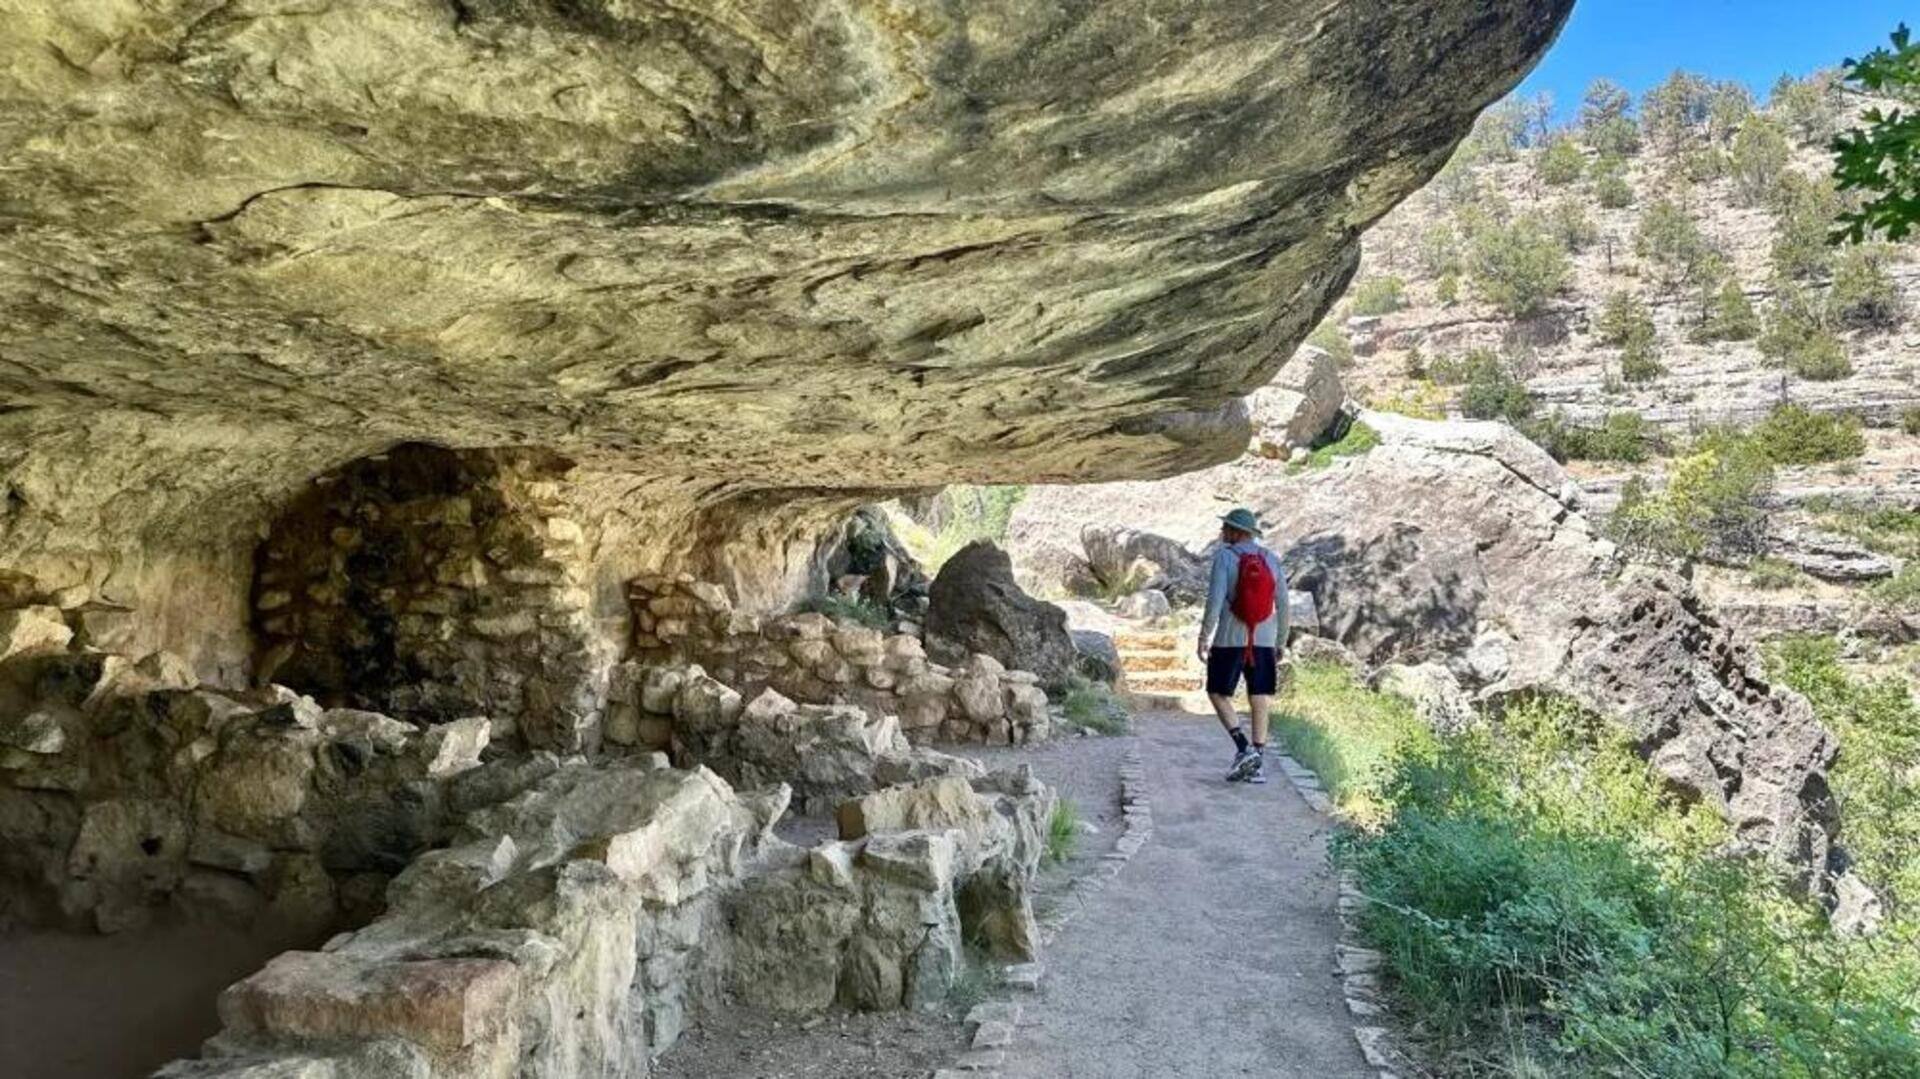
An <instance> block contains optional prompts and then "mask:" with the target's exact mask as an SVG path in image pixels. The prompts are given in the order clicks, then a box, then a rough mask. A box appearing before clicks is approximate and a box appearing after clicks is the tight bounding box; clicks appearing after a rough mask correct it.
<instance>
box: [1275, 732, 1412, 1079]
mask: <svg viewBox="0 0 1920 1079" xmlns="http://www.w3.org/2000/svg"><path fill="white" fill-rule="evenodd" d="M1278 761H1279V764H1280V770H1281V771H1282V772H1284V773H1285V774H1286V777H1287V781H1288V782H1289V783H1292V784H1293V789H1294V790H1296V791H1298V792H1300V797H1301V798H1302V799H1304V800H1305V801H1306V803H1307V805H1308V807H1309V808H1311V809H1312V810H1313V811H1314V812H1315V813H1318V814H1320V815H1321V816H1327V817H1330V816H1332V814H1333V798H1332V797H1331V796H1329V795H1328V794H1327V789H1326V787H1325V786H1324V785H1323V784H1322V783H1321V782H1320V777H1319V776H1318V775H1315V774H1314V772H1313V769H1311V768H1308V767H1307V766H1306V765H1304V764H1301V763H1300V762H1299V761H1297V760H1295V759H1293V758H1292V757H1289V756H1287V755H1286V754H1284V753H1283V754H1281V755H1280V756H1279V757H1278ZM1366 905H1367V897H1366V893H1364V892H1362V891H1361V890H1360V880H1359V877H1358V876H1357V875H1356V874H1355V873H1354V872H1353V871H1352V870H1350V869H1343V870H1341V871H1340V899H1339V911H1340V942H1339V943H1338V944H1335V945H1334V957H1333V958H1334V970H1335V972H1336V973H1338V974H1339V975H1340V992H1341V995H1342V996H1343V997H1344V998H1345V999H1346V1003H1347V1014H1349V1015H1351V1016H1353V1018H1354V1025H1353V1040H1354V1041H1356V1042H1358V1043H1359V1045H1360V1055H1361V1056H1363V1057H1365V1058H1366V1061H1367V1065H1368V1066H1369V1067H1371V1068H1374V1069H1376V1070H1377V1071H1379V1073H1380V1075H1379V1079H1400V1076H1401V1075H1402V1074H1409V1075H1420V1074H1425V1072H1424V1070H1423V1069H1421V1068H1419V1067H1418V1066H1416V1065H1415V1064H1414V1063H1413V1059H1412V1058H1411V1057H1410V1056H1408V1055H1407V1054H1406V1053H1405V1052H1404V1051H1403V1050H1401V1049H1400V1048H1399V1047H1397V1046H1396V1045H1394V1043H1393V1033H1392V1031H1390V1030H1388V1029H1387V1028H1386V1027H1383V1026H1380V1025H1378V1020H1379V1019H1380V1018H1381V1017H1382V1016H1384V1015H1386V1014H1387V1006H1386V1003H1385V1002H1384V1001H1383V1000H1382V998H1381V994H1380V968H1381V967H1382V966H1383V965H1385V962H1386V960H1385V957H1384V956H1382V955H1381V954H1380V953H1379V952H1377V951H1374V950H1373V949H1371V948H1368V947H1366V946H1365V944H1364V942H1363V941H1362V940H1361V937H1360V912H1361V911H1363V910H1365V909H1366Z"/></svg>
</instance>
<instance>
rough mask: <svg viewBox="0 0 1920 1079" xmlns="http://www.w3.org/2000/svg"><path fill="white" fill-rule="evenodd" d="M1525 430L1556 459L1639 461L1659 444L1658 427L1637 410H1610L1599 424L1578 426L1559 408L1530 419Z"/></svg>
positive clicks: (1633, 462) (1528, 435)
mask: <svg viewBox="0 0 1920 1079" xmlns="http://www.w3.org/2000/svg"><path fill="white" fill-rule="evenodd" d="M1524 431H1525V433H1526V436H1527V437H1528V438H1530V439H1532V440H1533V441H1534V442H1536V443H1538V444H1539V446H1540V448H1541V449H1543V450H1546V451H1547V452H1548V453H1550V454H1552V455H1553V457H1554V459H1555V460H1557V461H1624V462H1627V463H1630V464H1637V463H1639V462H1641V461H1645V460H1646V459H1647V457H1648V455H1649V454H1650V453H1651V452H1652V451H1653V450H1654V449H1656V448H1658V446H1659V444H1660V434H1659V429H1658V428H1656V427H1655V426H1654V425H1653V424H1650V423H1648V422H1647V421H1646V418H1645V417H1643V416H1641V415H1640V414H1639V413H1638V412H1610V413H1608V414H1607V416H1606V418H1605V419H1604V420H1602V421H1601V422H1600V426H1598V427H1577V426H1575V425H1573V424H1572V423H1570V422H1569V421H1568V420H1567V417H1566V414H1565V413H1564V412H1561V411H1559V410H1558V409H1556V410H1554V412H1553V413H1552V414H1551V415H1548V416H1545V417H1543V418H1541V419H1537V420H1534V421H1532V422H1531V423H1529V424H1528V425H1527V426H1526V427H1525V428H1524Z"/></svg>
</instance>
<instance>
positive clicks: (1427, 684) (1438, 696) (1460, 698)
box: [1374, 663, 1474, 734]
mask: <svg viewBox="0 0 1920 1079" xmlns="http://www.w3.org/2000/svg"><path fill="white" fill-rule="evenodd" d="M1374 688H1375V689H1377V690H1379V691H1380V692H1381V693H1387V694H1391V695H1393V696H1395V697H1399V698H1401V699H1403V700H1405V701H1407V702H1408V703H1409V704H1411V705H1413V712H1414V715H1416V716H1418V717H1419V718H1420V720H1421V722H1423V723H1425V724H1426V725H1427V726H1429V727H1431V728H1433V729H1434V730H1435V731H1437V732H1439V733H1441V734H1459V733H1460V732H1461V731H1464V730H1466V729H1467V727H1469V726H1470V725H1472V723H1473V720H1474V709H1473V699H1472V698H1471V697H1470V696H1468V695H1467V692H1466V691H1465V690H1463V689H1461V688H1460V681H1459V679H1457V678H1455V677H1454V676H1453V672H1452V671H1449V670H1447V668H1446V667H1444V666H1442V665H1440V664H1438V663H1417V664H1413V665H1411V666H1409V665H1407V664H1401V663H1390V664H1388V665H1386V666H1385V667H1382V668H1381V669H1380V671H1379V672H1378V674H1377V675H1376V676H1375V680H1374Z"/></svg>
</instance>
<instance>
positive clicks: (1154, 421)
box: [0, 0, 1571, 673]
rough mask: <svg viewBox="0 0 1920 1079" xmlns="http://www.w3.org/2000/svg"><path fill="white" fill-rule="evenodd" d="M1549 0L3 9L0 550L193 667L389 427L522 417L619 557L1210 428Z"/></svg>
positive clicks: (1134, 470)
mask: <svg viewBox="0 0 1920 1079" xmlns="http://www.w3.org/2000/svg"><path fill="white" fill-rule="evenodd" d="M1570 7H1571V4H1570V3H1569V2H1568V0H1494V2H1491V3H1487V2H1474V3H1468V2H1466V0H1447V2H1444V3H1434V4H1425V5H1421V6H1420V7H1419V8H1418V9H1414V8H1405V9H1401V8H1393V9H1376V8H1372V7H1360V6H1352V5H1341V6H1336V7H1333V8H1327V7H1325V5H1319V4H1307V3H1300V2H1294V0H1289V2H1285V3H1280V4H1273V3H1252V2H1249V0H1214V2H1209V3H1205V4H1199V5H1195V4H1192V3H1189V2H1186V0H1150V2H1146V3H1145V4H1144V6H1142V5H1138V4H1136V5H1133V6H1130V7H1129V8H1127V9H1126V10H1125V11H1124V12H1123V11H1121V10H1119V9H1108V8H1100V7H1074V6H1064V7H1049V8H1042V9H1036V8H1033V7H1032V6H1031V5H1024V4H1011V3H1004V2H999V3H992V4H988V5H986V6H984V7H982V6H979V5H969V6H968V7H967V8H965V9H964V10H961V9H956V8H953V7H951V6H950V5H945V4H937V3H929V2H923V0H912V2H909V3H907V4H906V5H905V6H904V7H889V8H886V9H884V10H881V9H870V8H867V7H863V6H860V5H850V4H846V3H842V2H840V0H802V2H798V3H793V4H759V5H749V6H747V7H741V6H739V5H726V4H719V3H715V2H712V0H698V2H695V3H692V4H686V3H665V2H656V0H640V2H637V3H611V2H608V0H586V2H584V3H574V2H569V3H560V2H558V0H533V2H512V3H509V2H505V0H471V2H463V3H459V4H452V5H444V4H430V3H412V2H406V3H401V2H389V3H381V4H378V5H375V6H372V7H369V6H367V5H361V4H343V3H326V2H323V3H319V4H309V5H299V6H297V7H292V8H289V7H285V6H276V5H264V6H261V5H238V6H235V5H227V6H221V5H218V4H211V3H183V4H167V5H145V6H142V5H111V4H110V5H104V6H103V5H98V4H51V3H35V4H30V5H28V6H27V7H26V8H25V9H23V10H20V11H17V12H16V13H15V17H13V18H10V19H8V20H6V21H5V25H4V26H0V58H4V59H3V60H0V116H4V117H5V119H4V122H0V156H4V157H5V159H6V160H7V162H8V167H9V169H10V171H9V172H8V191H9V192H10V198H9V200H8V202H7V204H6V206H5V209H4V215H5V219H6V222H7V226H8V227H7V228H6V230H5V233H4V239H0V280H5V281H6V282H7V287H6V289H5V291H4V293H0V321H4V322H5V323H6V324H7V325H8V326H10V327H12V332H11V334H10V337H9V342H8V344H9V357H10V360H11V362H13V363H14V364H15V365H17V367H18V370H17V371H16V377H14V378H13V379H11V380H10V381H9V384H8V387H7V401H6V407H5V409H4V410H3V411H0V479H3V480H4V482H5V484H6V485H7V488H8V490H9V491H10V492H11V494H10V496H9V498H8V499H7V500H6V501H5V505H6V506H7V508H8V512H7V515H6V517H5V519H4V520H5V525H4V528H0V560H5V561H6V562H7V563H8V564H9V565H14V564H15V563H30V564H28V565H25V566H24V568H27V569H30V570H32V571H34V572H41V573H44V574H46V575H48V576H51V577H54V578H57V580H55V582H54V583H55V585H56V586H59V587H65V586H66V585H68V584H74V585H82V586H85V587H87V588H89V589H92V590H94V591H96V592H99V593H102V594H103V595H105V596H106V597H107V598H111V599H114V600H115V601H117V602H121V603H124V604H126V605H128V606H132V607H134V608H136V609H139V610H142V611H155V612H157V611H161V610H165V611H167V612H170V613H172V614H176V615H178V616H179V617H178V620H177V621H176V622H175V623H173V624H171V625H170V624H169V623H166V622H164V621H156V622H155V623H153V624H152V625H151V626H150V627H149V628H148V629H147V631H146V632H147V633H149V634H151V635H153V636H151V637H149V638H146V639H143V640H142V641H141V642H140V647H143V648H144V647H152V646H154V645H156V644H160V643H165V641H164V640H161V639H158V638H164V637H166V636H167V635H169V634H177V635H178V636H179V637H180V638H182V639H181V640H180V641H178V642H177V643H178V644H181V645H185V644H192V645H194V652H193V653H192V654H190V655H189V658H191V659H194V660H196V661H202V662H203V666H202V670H203V673H210V672H211V670H212V668H213V667H214V666H216V665H218V664H219V663H221V662H222V661H223V660H226V659H228V658H230V657H231V655H232V653H233V651H235V650H236V649H235V648H234V646H235V645H236V644H239V645H241V647H240V648H239V649H237V650H238V651H241V652H244V650H245V649H244V642H243V641H242V640H241V639H240V638H238V637H237V634H238V631H239V629H240V627H241V626H242V625H244V621H245V620H244V615H243V612H242V609H241V601H242V597H243V596H244V590H245V585H244V577H245V573H246V570H247V569H248V568H249V565H248V563H249V559H248V555H249V553H250V548H251V545H252V539H253V536H254V535H255V529H256V528H257V527H258V526H259V525H260V524H262V523H264V522H265V521H266V520H267V519H268V518H269V517H270V516H271V515H272V512H273V511H274V509H275V508H276V507H277V506H279V505H281V504H283V503H284V502H285V500H286V499H287V498H288V497H289V496H290V495H291V494H292V493H294V492H295V491H296V490H298V489H299V488H300V486H301V485H302V484H304V483H306V482H307V481H308V480H309V479H310V478H311V477H313V476H315V475H317V474H319V473H321V472H323V471H325V470H326V469H328V468H331V467H333V466H336V465H338V464H340V463H341V462H345V461H349V460H352V459H354V458H356V457H362V456H366V455H369V454H374V453H378V452H381V451H383V450H385V449H386V448H387V447H389V446H392V445H394V444H396V443H400V442H407V441H422V442H433V443H437V444H442V445H448V446H454V447H460V448H475V447H498V446H539V447H545V448H547V449H551V450H555V451H558V452H560V453H563V454H566V455H567V456H568V457H569V458H571V459H573V460H574V461H576V462H577V463H578V464H579V466H580V468H579V471H578V472H577V473H576V474H575V475H574V477H573V479H572V480H570V483H571V484H572V485H574V486H575V487H577V490H576V491H573V492H571V493H573V494H578V495H579V496H580V498H581V500H582V502H583V503H584V510H583V514H582V515H583V516H584V517H586V518H590V519H592V520H594V521H601V522H605V523H608V524H610V525H613V524H620V523H621V522H623V521H626V522H629V523H634V524H636V525H637V527H633V528H628V529H625V530H624V531H623V532H622V536H623V540H624V542H626V543H630V544H633V545H635V546H636V547H646V548H648V550H649V551H650V552H651V553H652V554H653V555H654V556H665V555H666V554H668V553H671V552H679V551H684V550H686V549H687V547H688V546H689V545H692V544H693V543H694V541H696V540H697V539H701V538H703V537H705V536H712V535H714V534H717V533H719V532H737V531H741V530H743V527H742V526H744V530H747V531H752V532H754V533H756V535H757V536H758V537H759V538H764V539H768V540H769V545H768V546H767V547H764V548H762V550H767V551H772V550H775V549H777V547H778V544H777V542H775V541H777V539H778V536H777V534H778V533H781V532H784V531H785V530H786V529H788V528H790V527H796V526H797V525H799V524H800V523H802V522H799V521H797V520H796V519H795V518H794V517H793V516H792V515H785V516H783V515H782V514H780V513H777V512H773V511H774V510H775V509H777V505H778V503H779V502H780V501H781V500H782V499H787V498H794V497H799V496H800V495H802V494H805V495H806V496H808V497H815V496H818V497H829V498H831V497H837V496H834V495H833V494H832V492H834V491H836V490H844V491H856V490H858V489H862V488H867V489H871V488H878V487H887V488H894V489H898V488H900V487H903V486H909V485H933V484H939V483H943V482H949V481H956V482H957V481H964V480H967V479H970V478H972V477H975V476H979V475H989V474H990V475H993V476H995V477H997V478H999V479H1002V480H1005V481H1018V480H1022V479H1028V480H1040V479H1047V478H1052V479H1066V478H1069V477H1072V478H1107V479H1112V478H1118V477H1121V476H1129V475H1140V474H1167V473H1171V472H1174V471H1177V470H1180V469H1183V468H1190V467H1193V466H1195V465H1198V464H1203V463H1206V462H1208V461H1213V460H1218V459H1220V458H1221V457H1223V456H1226V455H1230V454H1232V453H1235V452H1238V450H1239V449H1240V447H1241V446H1242V445H1244V443H1245V440H1246V438H1247V435H1248V429H1247V426H1246V421H1245V418H1244V414H1243V413H1241V412H1240V411H1238V410H1237V409H1236V408H1234V407H1231V406H1232V403H1233V402H1234V401H1235V399H1236V398H1238V397H1239V396H1240V395H1241V394H1243V393H1245V392H1247V391H1249V390H1251V389H1252V388H1254V387H1257V386H1259V385H1262V384H1264V383H1265V382H1266V381H1268V378H1269V376H1270V375H1271V374H1272V373H1273V371H1274V370H1275V369H1276V368H1277V367H1278V366H1279V365H1280V363H1281V362H1282V360H1284V359H1285V357H1286V356H1287V355H1288V354H1289V353H1290V352H1291V349H1292V346H1293V344H1294V343H1295V342H1296V341H1298V340H1299V339H1300V338H1301V337H1302V336H1303V335H1304V334H1305V332H1306V330H1307V329H1308V328H1309V327H1310V326H1311V325H1312V324H1313V323H1314V321H1315V320H1316V319H1317V318H1318V317H1319V314H1320V312H1321V311H1322V310H1323V309H1324V308H1325V307H1326V305H1327V304H1328V303H1330V302H1331V299H1332V297H1333V295H1334V294H1336V293H1337V292H1338V291H1339V289H1340V287H1341V285H1342V284H1343V283H1344V280H1345V278H1346V276H1347V275H1348V273H1349V272H1350V269H1351V267H1352V265H1353V264H1354V262H1355V259H1356V257H1357V256H1356V250H1357V244H1358V235H1359V231H1360V230H1361V229H1362V228H1364V227H1365V226H1366V225H1367V224H1368V223H1370V222H1371V221H1373V220H1375V219H1376V218H1378V217H1379V216H1381V215H1382V214H1384V213H1385V212H1386V210H1387V209H1388V208H1390V207H1391V206H1392V205H1393V204H1394V203H1395V202H1396V201H1397V200H1398V199H1400V198H1401V197H1403V196H1404V195H1406V194H1407V193H1408V192H1410V191H1412V190H1413V189H1415V188H1416V187H1418V186H1419V185H1420V184H1421V183H1422V182H1424V180H1425V179H1426V178H1427V177H1428V176H1430V175H1431V174H1432V173H1433V172H1434V171H1436V170H1437V169H1438V167H1439V166H1440V164H1441V163H1442V162H1443V161H1444V160H1445V158H1446V157H1447V155H1448V152H1449V150H1450V149H1451V147H1452V145H1453V144H1454V143H1455V142H1456V140H1458V139H1459V138H1460V137H1461V136H1462V135H1463V134H1464V133H1465V132H1466V131H1467V130H1468V127H1469V125H1470V123H1471V120H1472V118H1473V116H1474V115H1475V113H1476V112H1477V111H1478V110H1479V109H1480V108H1481V107H1483V106H1484V105H1485V104H1486V103H1488V102H1490V101H1492V100H1494V99H1495V98H1497V97H1499V96H1500V95H1501V94H1502V93H1504V92H1505V91H1506V90H1507V89H1508V88H1510V87H1511V86H1512V85H1513V84H1514V83H1515V82H1516V81H1517V80H1518V78H1519V77H1520V76H1521V74H1522V73H1523V72H1524V70H1525V69H1526V68H1527V67H1528V65H1529V64H1530V63H1531V62H1532V61H1533V60H1534V59H1535V57H1537V56H1538V54H1539V53H1540V52H1541V51H1543V50H1544V48H1545V47H1546V45H1547V44H1548V43H1549V42H1550V41H1551V39H1552V37H1553V35H1554V34H1555V33H1556V31H1557V30H1558V28H1559V26H1560V23H1561V22H1562V20H1563V19H1564V17H1565V16H1566V14H1567V11H1568V9H1569V8H1570ZM1142 27H1150V28H1160V29H1158V30H1156V31H1155V32H1142ZM1034 386H1044V387H1046V390H1045V392H1042V393H1035V392H1033V391H1032V388H1033V387H1034ZM636 476H637V477H643V478H647V479H651V480H654V481H657V482H653V483H651V484H648V483H643V482H637V481H636V480H635V479H634V478H633V477H636ZM648 501H651V502H652V503H655V504H656V507H657V509H658V511H659V512H657V513H648V512H644V510H643V512H641V513H640V514H638V515H637V516H638V517H640V518H644V519H643V520H636V519H635V518H636V514H635V508H636V504H641V503H646V502H648ZM857 501H859V499H858V498H850V499H849V500H848V502H847V503H846V504H845V506H844V508H851V504H852V503H853V502H857ZM722 503H725V504H727V505H729V506H730V507H731V509H730V510H729V511H728V512H727V513H725V514H723V515H722V516H721V517H719V518H703V517H702V516H701V515H700V514H698V513H689V512H687V511H689V510H697V509H701V508H705V507H708V506H713V505H717V504H722ZM648 508H652V507H648ZM813 523H815V524H820V523H824V521H820V520H817V519H816V520H814V521H813ZM703 546H704V545H703ZM140 548H144V549H145V551H144V557H136V554H135V552H136V550H137V549H140ZM195 619H197V620H198V621H200V622H202V623H206V622H220V623H222V624H221V625H220V626H219V627H218V630H219V633H218V634H217V635H202V636H200V637H199V638H198V639H197V640H187V639H186V638H187V637H189V636H191V635H192V634H193V631H192V630H190V629H187V628H185V627H187V626H191V625H192V624H193V622H194V620H195Z"/></svg>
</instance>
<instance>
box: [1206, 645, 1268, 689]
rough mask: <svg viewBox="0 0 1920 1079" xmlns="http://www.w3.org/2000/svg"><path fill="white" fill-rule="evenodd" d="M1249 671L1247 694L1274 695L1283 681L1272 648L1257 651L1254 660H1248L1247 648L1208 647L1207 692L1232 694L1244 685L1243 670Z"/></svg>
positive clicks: (1257, 649)
mask: <svg viewBox="0 0 1920 1079" xmlns="http://www.w3.org/2000/svg"><path fill="white" fill-rule="evenodd" d="M1241 671H1245V672H1246V674H1247V694H1248V695H1249V696H1253V697H1271V696H1273V692H1274V689H1275V687H1277V686H1278V685H1279V682H1280V665H1279V662H1278V659H1277V657H1276V654H1275V652H1274V650H1273V649H1271V648H1256V649H1254V650H1253V662H1252V663H1248V662H1247V649H1246V647H1245V646H1244V645H1242V646H1240V647H1237V648H1210V649H1208V650H1207V692H1208V693H1211V694H1213V695H1215V696H1218V697H1231V696H1233V692H1234V690H1235V689H1238V688H1239V686H1240V672H1241Z"/></svg>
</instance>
